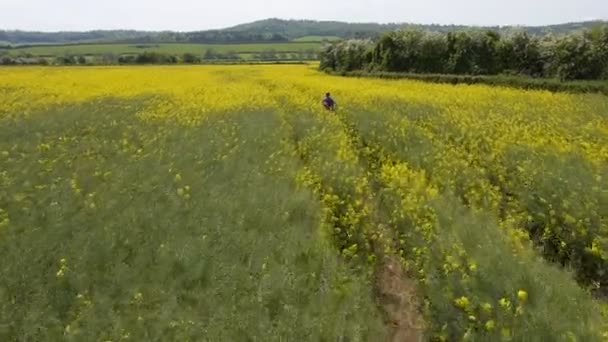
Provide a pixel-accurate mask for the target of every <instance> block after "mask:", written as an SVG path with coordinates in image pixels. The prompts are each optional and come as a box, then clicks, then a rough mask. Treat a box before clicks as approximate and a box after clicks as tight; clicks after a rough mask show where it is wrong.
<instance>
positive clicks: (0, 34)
mask: <svg viewBox="0 0 608 342" xmlns="http://www.w3.org/2000/svg"><path fill="white" fill-rule="evenodd" d="M602 23H604V24H605V23H606V22H605V21H586V22H577V23H566V24H560V25H550V26H536V27H518V29H524V30H526V31H528V32H530V33H533V34H546V33H555V34H561V33H567V32H572V31H576V30H581V29H585V28H589V27H593V26H596V25H599V24H602ZM398 28H418V29H423V30H431V31H440V32H449V31H459V30H468V29H490V30H496V31H501V32H502V31H508V30H512V29H514V27H511V26H503V27H499V26H494V27H471V26H463V25H421V24H408V23H403V24H398V23H392V24H378V23H346V22H339V21H314V20H282V19H266V20H260V21H256V22H252V23H247V24H242V25H237V26H234V27H229V28H226V29H221V30H207V31H196V32H171V31H163V32H149V31H135V30H113V31H103V30H98V31H87V32H29V31H1V30H0V43H4V44H11V45H24V44H25V45H33V44H75V43H102V42H103V43H173V42H175V43H178V42H179V43H232V42H234V43H244V42H273V41H276V42H279V41H288V40H294V39H297V38H302V37H310V36H317V37H339V38H353V37H374V36H377V35H379V34H381V33H382V32H385V31H390V30H395V29H398Z"/></svg>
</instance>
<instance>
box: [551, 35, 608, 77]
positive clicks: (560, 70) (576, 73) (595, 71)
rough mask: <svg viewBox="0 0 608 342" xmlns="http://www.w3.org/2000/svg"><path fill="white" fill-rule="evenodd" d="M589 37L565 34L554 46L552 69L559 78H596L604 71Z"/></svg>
mask: <svg viewBox="0 0 608 342" xmlns="http://www.w3.org/2000/svg"><path fill="white" fill-rule="evenodd" d="M594 52H595V51H594V47H593V44H592V42H591V41H590V39H589V37H587V36H585V35H582V34H573V35H569V36H565V37H563V38H561V39H559V40H558V41H557V43H556V44H555V46H554V54H553V56H554V59H553V63H554V70H557V76H558V77H559V78H560V79H561V80H574V79H598V78H600V77H601V75H602V73H603V72H604V70H603V69H604V68H603V67H604V66H603V65H602V60H601V57H600V56H599V55H597V54H594Z"/></svg>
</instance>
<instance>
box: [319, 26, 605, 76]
mask: <svg viewBox="0 0 608 342" xmlns="http://www.w3.org/2000/svg"><path fill="white" fill-rule="evenodd" d="M320 58H321V68H322V69H329V70H334V71H339V72H344V71H355V70H367V71H388V72H405V73H436V74H456V75H497V74H518V75H528V76H534V77H547V78H559V79H561V80H574V79H581V80H590V79H602V78H606V77H607V76H608V71H607V70H608V26H604V27H598V28H596V29H593V30H587V31H585V32H580V33H573V34H569V35H564V36H545V37H543V38H540V37H536V36H532V35H529V34H528V33H526V32H524V31H518V32H513V33H510V34H505V35H500V34H499V33H497V32H496V31H491V30H488V31H480V30H475V31H460V32H449V33H436V32H427V31H421V30H405V31H393V32H389V33H386V34H384V35H383V36H382V37H380V38H379V39H378V40H377V41H375V42H371V41H369V40H349V41H346V42H341V43H337V44H333V45H328V46H326V47H325V48H324V50H323V51H322V53H321V55H320Z"/></svg>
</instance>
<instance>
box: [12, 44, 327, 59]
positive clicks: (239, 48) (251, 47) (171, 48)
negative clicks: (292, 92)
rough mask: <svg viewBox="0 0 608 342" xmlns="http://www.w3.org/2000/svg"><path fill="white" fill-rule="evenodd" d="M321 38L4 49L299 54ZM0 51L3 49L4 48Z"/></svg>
mask: <svg viewBox="0 0 608 342" xmlns="http://www.w3.org/2000/svg"><path fill="white" fill-rule="evenodd" d="M320 47H321V43H320V41H303V42H284V43H283V42H281V43H243V44H181V43H150V44H147V43H139V44H135V43H133V44H66V45H36V46H29V47H14V48H12V49H4V51H5V52H7V53H8V54H9V55H13V56H17V55H27V54H30V55H33V56H40V57H51V56H64V55H104V54H115V55H125V54H138V53H143V52H156V53H165V54H184V53H192V54H198V55H203V54H204V53H205V52H206V51H207V50H212V51H214V52H217V53H228V52H234V53H237V54H251V53H260V52H265V51H270V50H274V51H275V52H276V53H297V52H304V51H310V50H314V51H316V50H318V49H319V48H320ZM0 51H3V50H2V49H1V48H0Z"/></svg>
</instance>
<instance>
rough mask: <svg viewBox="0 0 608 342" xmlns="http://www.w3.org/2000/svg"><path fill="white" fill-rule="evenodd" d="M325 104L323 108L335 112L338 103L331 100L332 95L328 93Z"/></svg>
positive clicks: (324, 100)
mask: <svg viewBox="0 0 608 342" xmlns="http://www.w3.org/2000/svg"><path fill="white" fill-rule="evenodd" d="M321 103H322V104H323V107H325V109H327V110H331V111H333V110H335V109H336V101H334V99H332V98H331V94H330V93H326V94H325V98H324V99H323V102H321Z"/></svg>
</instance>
